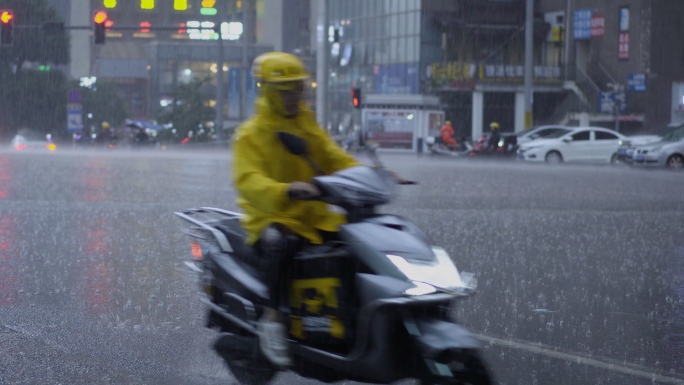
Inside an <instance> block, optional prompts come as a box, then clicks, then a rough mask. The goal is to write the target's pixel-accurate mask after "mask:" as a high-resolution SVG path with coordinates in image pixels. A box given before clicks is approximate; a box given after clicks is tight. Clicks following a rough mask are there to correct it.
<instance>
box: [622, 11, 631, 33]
mask: <svg viewBox="0 0 684 385" xmlns="http://www.w3.org/2000/svg"><path fill="white" fill-rule="evenodd" d="M627 31H629V8H628V7H620V32H627Z"/></svg>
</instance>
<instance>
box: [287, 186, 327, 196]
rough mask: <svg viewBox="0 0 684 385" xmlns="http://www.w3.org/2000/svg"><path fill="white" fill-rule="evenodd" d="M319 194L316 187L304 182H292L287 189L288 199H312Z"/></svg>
mask: <svg viewBox="0 0 684 385" xmlns="http://www.w3.org/2000/svg"><path fill="white" fill-rule="evenodd" d="M320 195H321V191H320V190H319V189H318V187H316V186H314V185H312V184H311V183H306V182H292V183H290V187H289V188H288V189H287V196H289V197H290V199H303V200H304V199H313V198H317V197H319V196H320Z"/></svg>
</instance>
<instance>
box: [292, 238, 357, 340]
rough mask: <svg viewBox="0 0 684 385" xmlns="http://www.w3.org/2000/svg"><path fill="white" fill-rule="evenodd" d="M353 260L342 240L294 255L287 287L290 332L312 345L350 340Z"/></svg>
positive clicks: (351, 329)
mask: <svg viewBox="0 0 684 385" xmlns="http://www.w3.org/2000/svg"><path fill="white" fill-rule="evenodd" d="M352 261H353V259H352V258H350V253H349V250H348V248H347V247H346V246H345V245H344V244H343V243H341V242H329V243H326V244H324V245H321V246H318V247H314V248H310V249H307V250H306V251H304V252H302V253H300V254H299V255H297V257H296V259H295V264H294V270H293V280H292V284H291V288H290V310H291V313H290V328H289V330H290V335H291V336H292V337H293V338H295V339H297V340H298V341H300V342H302V343H306V344H307V345H312V346H320V345H326V346H328V345H345V344H347V343H348V342H350V341H351V340H352V337H353V335H354V333H353V323H352V318H353V317H352V314H354V309H353V308H354V306H355V304H354V302H355V301H354V300H353V298H354V293H353V291H354V284H353V277H354V272H353V262H352Z"/></svg>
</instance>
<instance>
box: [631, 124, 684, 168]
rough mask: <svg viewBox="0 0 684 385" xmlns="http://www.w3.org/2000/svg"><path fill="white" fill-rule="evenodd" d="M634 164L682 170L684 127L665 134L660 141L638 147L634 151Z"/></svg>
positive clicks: (683, 160)
mask: <svg viewBox="0 0 684 385" xmlns="http://www.w3.org/2000/svg"><path fill="white" fill-rule="evenodd" d="M634 165H635V166H637V167H639V166H641V167H667V168H670V169H673V170H682V169H683V168H684V128H681V129H679V130H676V131H674V132H671V133H669V134H668V135H665V136H664V137H663V139H662V140H661V141H660V142H657V143H652V144H649V145H646V146H641V147H638V148H637V149H636V151H635V152H634Z"/></svg>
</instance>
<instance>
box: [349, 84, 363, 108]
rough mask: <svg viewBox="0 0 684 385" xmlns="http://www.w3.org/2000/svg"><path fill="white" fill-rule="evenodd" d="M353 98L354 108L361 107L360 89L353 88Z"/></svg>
mask: <svg viewBox="0 0 684 385" xmlns="http://www.w3.org/2000/svg"><path fill="white" fill-rule="evenodd" d="M351 96H352V105H353V106H354V108H359V107H361V89H360V88H352V90H351Z"/></svg>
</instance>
